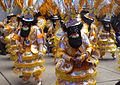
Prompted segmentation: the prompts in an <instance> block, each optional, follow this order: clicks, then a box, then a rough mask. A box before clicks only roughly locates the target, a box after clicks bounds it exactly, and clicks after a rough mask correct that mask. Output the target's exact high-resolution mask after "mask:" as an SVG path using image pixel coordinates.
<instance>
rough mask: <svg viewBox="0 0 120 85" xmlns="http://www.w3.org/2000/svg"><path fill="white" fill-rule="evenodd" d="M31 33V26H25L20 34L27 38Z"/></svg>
mask: <svg viewBox="0 0 120 85" xmlns="http://www.w3.org/2000/svg"><path fill="white" fill-rule="evenodd" d="M29 33H30V27H27V26H23V27H22V29H21V32H20V35H21V36H22V37H24V38H26V37H28V35H29Z"/></svg>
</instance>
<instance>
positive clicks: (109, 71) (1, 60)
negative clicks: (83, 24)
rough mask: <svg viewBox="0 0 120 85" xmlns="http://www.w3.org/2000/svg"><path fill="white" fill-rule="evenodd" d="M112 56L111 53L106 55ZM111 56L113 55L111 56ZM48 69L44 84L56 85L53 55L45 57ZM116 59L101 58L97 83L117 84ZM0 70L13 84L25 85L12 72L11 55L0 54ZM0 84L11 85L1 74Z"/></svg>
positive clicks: (118, 74) (32, 82) (118, 73)
mask: <svg viewBox="0 0 120 85" xmlns="http://www.w3.org/2000/svg"><path fill="white" fill-rule="evenodd" d="M106 56H107V57H110V55H109V54H107V55H106ZM110 58H111V57H110ZM45 60H46V63H45V66H46V71H45V72H44V74H43V76H42V79H43V85H55V79H56V78H55V70H54V68H55V66H54V64H53V60H52V58H51V57H45ZM116 62H117V59H116V60H109V59H106V60H100V64H99V65H98V67H97V70H98V75H97V77H96V79H97V85H115V83H116V82H117V81H118V79H120V72H119V71H117V67H118V64H117V63H116ZM0 72H2V73H3V75H4V76H5V77H6V78H7V79H8V80H9V81H10V82H11V83H12V85H24V84H23V83H22V82H21V79H20V78H18V76H17V75H16V74H14V73H13V72H12V61H10V60H9V56H8V55H7V56H0ZM0 85H9V84H8V82H7V81H6V80H5V78H4V77H3V76H1V74H0ZM25 85H35V82H34V81H33V80H31V83H30V84H25Z"/></svg>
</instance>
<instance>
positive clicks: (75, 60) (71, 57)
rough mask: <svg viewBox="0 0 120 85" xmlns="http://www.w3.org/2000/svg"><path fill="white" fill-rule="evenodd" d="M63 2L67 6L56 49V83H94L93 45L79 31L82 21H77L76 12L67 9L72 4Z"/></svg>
mask: <svg viewBox="0 0 120 85" xmlns="http://www.w3.org/2000/svg"><path fill="white" fill-rule="evenodd" d="M64 3H65V4H66V5H68V7H67V11H66V15H67V16H66V17H65V18H64V22H62V23H61V25H62V26H63V27H62V28H63V29H64V30H65V34H64V35H63V37H62V38H61V40H60V42H59V46H58V49H57V54H58V55H59V56H60V57H61V59H60V60H59V61H58V63H57V64H56V76H57V81H56V85H79V84H82V85H96V80H95V79H94V76H95V74H96V70H95V67H96V65H97V64H98V59H97V58H95V57H93V55H92V49H93V47H92V45H91V44H90V41H89V39H88V36H87V35H86V34H85V33H84V32H82V31H81V29H82V28H83V23H82V22H80V21H78V20H79V19H78V18H76V17H77V14H76V13H75V14H74V11H73V10H71V9H69V7H71V6H72V5H70V3H71V1H64ZM68 9H69V10H68ZM79 18H80V17H79Z"/></svg>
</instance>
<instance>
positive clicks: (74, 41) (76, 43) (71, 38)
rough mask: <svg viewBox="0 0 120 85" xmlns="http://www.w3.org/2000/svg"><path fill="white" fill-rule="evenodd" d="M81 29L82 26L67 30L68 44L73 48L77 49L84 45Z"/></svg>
mask: <svg viewBox="0 0 120 85" xmlns="http://www.w3.org/2000/svg"><path fill="white" fill-rule="evenodd" d="M81 28H82V25H79V26H72V27H68V28H67V29H68V31H67V34H68V42H69V45H70V46H71V47H72V48H75V49H77V48H79V47H80V46H81V45H82V38H81V33H80V29H81Z"/></svg>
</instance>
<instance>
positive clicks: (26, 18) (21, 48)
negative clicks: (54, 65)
mask: <svg viewBox="0 0 120 85" xmlns="http://www.w3.org/2000/svg"><path fill="white" fill-rule="evenodd" d="M28 2H29V3H26V2H24V5H23V9H22V14H23V17H22V19H21V22H22V23H21V27H20V29H19V30H18V32H17V36H16V45H17V48H16V50H15V51H16V55H17V56H18V59H17V60H16V61H15V62H14V67H15V68H14V69H13V71H14V72H15V73H17V74H19V75H20V76H19V77H20V78H22V80H23V82H24V83H28V82H29V79H30V78H31V77H34V78H35V81H36V83H37V85H41V84H42V81H41V75H42V72H43V71H44V70H45V67H44V66H43V63H44V60H43V56H44V50H43V46H44V36H43V34H42V32H41V28H39V27H38V26H37V25H35V22H34V9H32V8H33V7H32V6H34V5H33V3H31V1H30V0H29V1H28ZM30 3H31V4H30Z"/></svg>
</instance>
